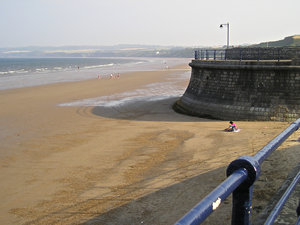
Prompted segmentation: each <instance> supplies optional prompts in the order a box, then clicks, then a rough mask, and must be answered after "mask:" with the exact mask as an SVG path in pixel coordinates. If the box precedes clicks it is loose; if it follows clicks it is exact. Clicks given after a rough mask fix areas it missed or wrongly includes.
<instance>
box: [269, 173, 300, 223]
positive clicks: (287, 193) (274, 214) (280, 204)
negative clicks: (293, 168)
mask: <svg viewBox="0 0 300 225" xmlns="http://www.w3.org/2000/svg"><path fill="white" fill-rule="evenodd" d="M299 180H300V171H299V172H298V174H297V175H296V176H295V178H294V179H293V182H292V183H291V184H290V186H289V187H288V189H287V190H286V191H285V193H284V194H283V195H282V197H281V198H280V200H279V201H278V203H277V204H276V206H275V207H274V209H273V211H272V212H271V213H270V215H269V217H268V218H267V220H266V222H265V224H264V225H271V224H273V222H274V221H275V219H276V217H277V215H278V214H279V212H280V210H281V209H282V207H283V205H284V203H285V202H286V201H287V200H288V198H289V196H290V195H291V194H292V191H293V190H294V188H295V187H296V185H297V183H298V182H299Z"/></svg>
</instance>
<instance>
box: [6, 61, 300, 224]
mask: <svg viewBox="0 0 300 225" xmlns="http://www.w3.org/2000/svg"><path fill="white" fill-rule="evenodd" d="M186 68H187V66H181V67H178V68H176V69H177V70H176V73H175V70H173V69H170V70H165V71H152V72H135V73H129V74H124V75H122V76H121V78H120V79H114V80H88V81H81V82H73V83H60V84H52V85H46V86H38V87H30V88H21V89H13V90H4V91H0V139H1V141H0V142H1V146H0V162H1V164H0V165H1V167H0V179H1V181H0V182H1V183H0V185H1V189H0V190H1V192H0V199H1V202H0V212H1V215H0V222H1V224H17V225H18V224H81V223H85V224H124V225H125V224H128V225H132V224H173V223H174V222H176V221H177V220H178V219H179V218H181V217H182V216H183V215H184V214H185V213H186V212H187V211H188V210H190V209H191V208H192V207H193V206H194V205H195V204H196V203H198V202H199V201H200V200H201V198H203V197H204V196H205V195H206V194H208V193H209V192H210V191H211V190H213V189H214V188H215V187H216V186H217V185H218V184H219V183H220V182H221V181H223V180H224V179H225V169H226V166H227V165H228V164H229V162H231V161H232V160H234V159H235V158H237V157H239V156H242V155H253V154H255V152H257V151H258V150H260V149H261V148H262V147H263V146H264V145H266V144H267V143H268V142H269V141H270V140H271V139H272V138H273V137H275V136H276V135H277V134H279V133H280V132H281V131H282V130H284V129H285V128H286V127H287V126H288V125H289V123H286V122H242V121H236V123H237V125H238V126H239V127H240V128H241V129H242V131H241V132H239V133H225V132H223V131H222V129H223V128H225V127H226V126H227V125H228V121H214V120H207V119H201V118H197V117H189V116H185V115H181V114H177V113H175V112H174V111H173V110H172V108H171V106H172V104H173V103H174V102H175V100H176V98H174V97H173V98H168V99H164V100H157V101H152V102H136V103H134V104H127V105H123V106H115V107H111V108H104V107H60V106H58V105H59V104H61V103H65V102H72V101H76V100H80V99H86V98H94V97H99V96H110V95H113V94H115V93H121V92H125V91H132V90H135V89H138V88H141V87H142V86H143V85H146V84H149V83H155V82H159V81H164V80H166V79H168V78H170V77H172V76H175V74H178V69H186ZM178 82H179V83H178V85H182V86H185V87H186V86H187V84H188V79H187V80H186V81H184V82H182V81H178ZM298 136H300V134H299V132H297V133H296V134H293V135H292V136H291V137H290V138H289V140H288V141H286V142H285V144H284V145H283V146H282V147H281V149H280V150H278V151H276V152H275V153H274V154H272V156H271V157H270V158H269V159H268V161H267V162H266V163H264V168H263V171H262V173H263V175H262V176H261V178H260V180H259V181H258V182H257V185H256V188H255V190H256V192H255V196H257V197H258V200H253V207H254V216H255V215H256V214H257V212H259V211H261V209H262V208H263V206H264V205H265V204H266V202H267V201H268V200H269V199H270V198H271V196H272V194H274V192H275V191H276V189H277V188H278V187H279V186H280V183H281V182H282V181H283V180H284V179H285V176H286V175H287V173H288V172H289V170H290V169H292V168H293V167H295V166H296V165H297V163H298V162H299V158H300V157H299V143H298V142H295V141H293V140H295V139H296V138H298ZM271 168H272V169H273V170H272V169H271ZM268 181H271V182H268ZM255 196H254V198H255ZM262 198H265V199H266V200H262ZM230 202H231V200H230V199H228V200H226V201H225V202H224V204H222V206H221V207H220V209H218V211H219V212H218V211H217V213H214V215H213V216H212V217H211V218H210V219H209V220H208V222H207V224H228V221H229V219H230V204H231V203H230ZM218 213H219V214H221V215H222V216H216V214H218Z"/></svg>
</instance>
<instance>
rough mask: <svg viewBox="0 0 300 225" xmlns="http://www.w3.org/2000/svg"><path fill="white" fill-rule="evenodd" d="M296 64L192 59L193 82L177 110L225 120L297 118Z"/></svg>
mask: <svg viewBox="0 0 300 225" xmlns="http://www.w3.org/2000/svg"><path fill="white" fill-rule="evenodd" d="M294 64H295V63H293V61H292V60H285V61H279V62H278V61H250V60H249V61H239V60H226V61H213V60H212V61H209V60H207V61H206V60H193V61H192V62H191V63H190V66H191V67H192V74H191V78H190V83H189V85H188V87H187V89H186V91H185V93H184V95H183V96H182V97H181V98H180V99H179V100H178V101H177V102H176V103H175V104H174V109H175V110H176V111H178V112H181V113H186V114H189V115H194V116H200V117H208V118H215V119H222V120H274V121H292V120H295V119H298V118H299V117H300V66H298V65H294ZM296 64H297V63H296Z"/></svg>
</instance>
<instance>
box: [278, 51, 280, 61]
mask: <svg viewBox="0 0 300 225" xmlns="http://www.w3.org/2000/svg"><path fill="white" fill-rule="evenodd" d="M279 61H280V49H278V62H279Z"/></svg>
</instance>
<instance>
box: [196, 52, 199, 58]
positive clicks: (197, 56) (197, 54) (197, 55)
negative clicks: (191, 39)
mask: <svg viewBox="0 0 300 225" xmlns="http://www.w3.org/2000/svg"><path fill="white" fill-rule="evenodd" d="M195 59H199V50H196V51H195Z"/></svg>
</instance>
